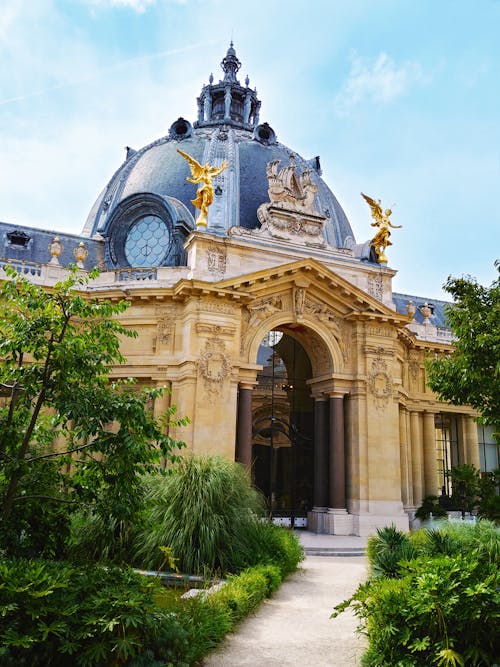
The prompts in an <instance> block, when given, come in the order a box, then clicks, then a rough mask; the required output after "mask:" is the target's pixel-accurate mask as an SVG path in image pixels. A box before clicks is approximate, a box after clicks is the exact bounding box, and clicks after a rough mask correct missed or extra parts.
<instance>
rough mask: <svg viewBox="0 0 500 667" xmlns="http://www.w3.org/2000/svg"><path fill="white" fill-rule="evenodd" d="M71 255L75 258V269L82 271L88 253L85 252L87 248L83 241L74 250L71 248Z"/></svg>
mask: <svg viewBox="0 0 500 667" xmlns="http://www.w3.org/2000/svg"><path fill="white" fill-rule="evenodd" d="M73 255H74V256H75V259H76V265H77V267H78V268H79V269H83V268H84V264H83V263H84V262H85V260H86V259H87V257H88V256H89V251H88V250H87V247H86V245H85V243H84V242H83V241H80V243H79V244H78V245H77V246H76V248H73Z"/></svg>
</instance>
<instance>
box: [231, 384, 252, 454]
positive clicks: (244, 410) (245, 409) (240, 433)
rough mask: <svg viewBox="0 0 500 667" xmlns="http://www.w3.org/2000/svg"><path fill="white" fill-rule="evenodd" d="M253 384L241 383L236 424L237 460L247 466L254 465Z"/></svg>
mask: <svg viewBox="0 0 500 667" xmlns="http://www.w3.org/2000/svg"><path fill="white" fill-rule="evenodd" d="M252 389H253V387H252V385H244V384H240V386H239V390H238V420H237V425H236V448H235V457H234V458H235V460H236V461H237V462H238V463H241V464H242V465H244V466H245V467H250V466H251V465H252Z"/></svg>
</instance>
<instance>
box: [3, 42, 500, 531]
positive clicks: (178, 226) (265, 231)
mask: <svg viewBox="0 0 500 667" xmlns="http://www.w3.org/2000/svg"><path fill="white" fill-rule="evenodd" d="M221 65H222V71H223V78H222V79H220V80H219V81H218V82H214V78H213V76H212V75H210V78H209V83H208V84H207V85H206V86H204V87H203V89H202V91H201V94H200V96H199V98H198V118H197V120H196V121H195V122H194V123H193V124H191V123H190V122H189V121H187V120H185V119H183V118H179V119H178V120H176V121H175V122H173V123H172V125H171V127H170V129H169V132H168V134H167V135H166V136H165V137H162V138H160V139H158V140H157V141H155V142H153V143H152V144H150V145H148V146H146V147H144V148H142V149H140V150H137V151H136V150H133V149H128V150H127V156H126V160H125V162H124V163H123V164H122V165H121V166H120V167H119V168H118V170H117V171H116V173H115V174H114V175H113V177H112V178H111V180H110V181H109V183H108V184H107V186H106V187H105V188H104V190H103V191H102V193H101V194H100V195H99V197H98V199H97V201H96V203H95V204H94V206H93V207H92V210H91V212H90V214H89V217H88V219H87V222H86V224H85V227H84V229H83V231H82V234H81V235H79V236H77V235H68V234H59V235H57V240H56V241H55V239H54V237H55V236H56V234H55V233H54V232H50V231H41V230H36V229H34V228H27V227H24V228H21V227H15V226H13V225H9V224H8V223H0V244H1V245H3V248H2V249H0V255H1V256H2V257H3V258H2V259H0V265H5V263H7V262H9V263H11V264H12V265H14V266H15V267H16V268H17V270H18V271H19V272H20V273H22V274H24V275H26V276H28V277H29V279H30V280H33V281H34V282H37V283H40V284H43V285H46V286H50V285H51V284H54V282H56V281H57V280H59V279H60V278H61V277H62V276H63V275H65V274H66V271H67V268H66V267H67V266H68V264H70V263H71V262H73V263H78V265H79V267H80V268H81V270H88V269H90V268H92V267H93V266H95V265H98V266H99V267H100V268H101V273H100V275H99V277H98V278H97V279H96V280H94V281H93V282H92V283H91V285H90V286H89V290H90V291H91V292H92V293H93V294H94V295H98V296H99V297H100V298H105V299H111V300H117V299H123V298H125V299H127V300H128V301H129V302H130V308H129V309H128V310H127V311H126V313H125V314H124V316H123V322H124V324H125V325H126V326H127V327H128V326H129V327H131V328H133V329H135V330H137V331H138V333H139V336H138V338H137V339H130V340H125V341H124V342H123V349H122V352H123V354H124V356H125V357H126V363H125V364H123V365H121V366H119V367H116V368H114V369H113V376H115V377H135V378H137V380H138V382H139V383H140V384H144V385H149V386H165V385H166V386H168V387H169V389H170V394H169V396H168V398H167V397H164V398H161V399H158V403H157V404H156V405H155V411H156V412H157V413H158V414H159V413H160V412H161V411H162V410H163V409H164V408H165V407H166V405H167V402H168V401H171V402H172V403H175V404H176V405H177V407H178V412H179V414H181V415H187V416H189V417H190V420H191V421H190V424H189V425H188V426H187V427H183V428H182V432H179V433H177V434H176V436H177V437H180V438H182V439H183V440H184V441H185V442H186V444H187V446H188V449H189V450H190V451H193V452H196V453H218V454H222V455H224V456H226V457H228V458H231V459H236V460H237V461H240V462H241V463H242V464H244V465H247V466H249V468H250V469H251V471H252V475H253V479H254V482H255V484H256V485H257V486H258V487H259V488H261V490H262V491H263V493H264V494H265V495H266V497H267V498H268V502H269V505H270V507H271V508H272V510H273V512H274V513H275V515H277V516H280V517H282V520H283V521H284V522H287V521H290V520H291V518H292V517H293V520H294V521H295V523H296V525H303V526H305V525H307V526H308V527H309V529H312V530H315V531H317V532H326V533H334V534H356V535H366V534H369V533H372V532H373V531H374V530H375V529H376V528H377V527H380V526H383V525H386V524H388V523H394V524H395V525H397V526H399V527H401V528H407V527H408V525H409V520H410V519H411V518H412V516H413V513H414V510H415V508H416V507H418V506H419V505H420V503H421V501H422V498H423V497H424V496H426V495H429V494H435V495H439V494H440V493H441V491H442V488H443V487H445V490H446V485H447V484H448V478H447V477H446V474H445V473H446V471H447V470H448V469H449V468H450V466H451V465H453V464H456V463H471V464H474V465H475V466H477V467H478V468H479V467H481V468H482V469H483V470H485V469H491V468H493V467H495V463H496V465H498V452H497V449H496V447H495V446H494V445H493V440H492V439H491V437H490V434H489V433H486V434H485V432H484V429H483V430H482V431H479V434H480V437H479V439H478V427H477V425H476V423H475V422H474V416H475V413H474V412H473V411H472V410H471V409H468V408H464V407H460V408H458V407H456V406H452V405H448V404H444V403H441V402H438V401H437V400H436V397H435V396H434V395H433V394H432V392H431V391H430V390H429V388H428V387H426V381H425V367H424V360H425V358H426V356H427V355H429V354H435V353H437V354H441V353H445V352H447V351H449V350H450V349H451V348H450V345H451V342H452V341H451V335H450V331H449V330H448V329H447V328H446V322H445V320H444V311H443V308H444V304H443V303H442V302H439V301H433V302H431V301H430V300H429V299H427V300H426V299H424V298H421V297H418V296H408V295H401V294H395V293H393V292H392V279H393V277H394V275H395V271H394V270H393V269H391V268H389V267H388V266H387V265H386V264H379V263H378V262H377V261H376V258H375V257H374V254H373V249H372V248H371V245H370V242H366V243H361V244H358V243H356V241H355V239H354V235H353V233H352V230H351V227H350V224H349V221H348V220H347V217H346V216H345V213H344V212H343V210H342V208H341V206H340V204H339V202H338V201H337V199H336V198H335V196H334V195H333V193H332V192H331V191H330V189H329V188H328V186H327V185H326V183H325V182H324V181H323V180H322V178H321V166H320V160H319V157H314V158H312V159H309V160H306V159H304V158H302V157H301V156H300V155H298V154H297V153H295V152H294V151H291V150H290V149H289V148H287V147H286V146H283V145H282V144H280V143H279V142H278V140H277V135H276V133H275V131H274V129H273V128H271V127H270V126H269V125H268V124H267V123H265V122H264V123H261V120H260V110H261V103H260V100H259V99H258V98H257V92H256V90H254V89H251V88H250V86H249V80H248V77H247V79H246V80H245V82H244V85H242V84H241V83H240V81H239V80H238V70H239V68H240V62H239V60H238V58H237V56H236V53H235V50H234V47H233V45H232V44H231V46H230V48H229V50H228V52H227V54H226V56H225V57H224V59H223V61H222V63H221ZM179 148H180V149H181V150H182V151H183V152H185V153H187V154H189V155H190V156H192V157H193V158H194V159H195V160H197V161H199V163H200V164H203V163H208V164H211V165H215V166H218V165H221V164H222V162H223V161H226V162H227V168H226V169H225V170H224V171H223V172H222V173H221V174H220V175H218V176H216V177H215V178H214V181H213V191H214V196H213V203H212V205H211V206H210V209H209V216H208V226H207V227H206V228H202V227H199V226H197V224H196V210H195V208H194V207H193V205H192V203H191V202H192V200H193V198H194V197H195V194H196V187H195V186H194V185H193V184H192V183H189V182H188V181H187V180H186V177H187V176H189V168H188V166H187V165H186V162H185V160H184V159H183V157H182V156H181V155H180V154H179V153H178V152H177V149H179ZM0 277H1V276H0ZM481 439H482V440H481ZM481 448H482V449H481ZM495 457H496V460H495Z"/></svg>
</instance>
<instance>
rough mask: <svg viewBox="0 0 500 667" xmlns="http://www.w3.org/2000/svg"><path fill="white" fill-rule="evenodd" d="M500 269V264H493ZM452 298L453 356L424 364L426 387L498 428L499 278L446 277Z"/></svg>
mask: <svg viewBox="0 0 500 667" xmlns="http://www.w3.org/2000/svg"><path fill="white" fill-rule="evenodd" d="M497 268H498V270H499V271H500V265H498V264H497ZM444 289H445V290H446V291H447V292H449V293H450V294H451V295H452V296H453V299H454V304H453V305H452V306H449V307H448V308H447V311H446V316H447V319H448V323H449V325H450V327H451V330H452V332H453V334H454V335H455V336H456V337H457V340H456V342H455V343H454V347H455V349H454V351H453V353H452V354H450V355H448V356H445V357H442V358H438V359H433V360H429V361H428V362H427V372H428V383H429V386H430V387H431V389H432V390H433V391H435V392H436V393H437V394H438V396H439V397H440V398H441V399H442V400H445V401H449V402H451V403H454V404H456V405H471V406H472V407H473V408H475V409H476V410H477V411H478V412H479V413H480V414H481V415H482V417H483V418H484V421H485V423H488V424H493V425H497V426H498V425H500V280H499V279H498V278H497V280H495V281H494V282H493V283H492V285H491V286H490V287H489V288H488V287H484V286H482V285H480V284H479V283H478V282H477V281H476V280H475V279H473V278H452V277H450V278H448V281H447V282H446V284H445V285H444Z"/></svg>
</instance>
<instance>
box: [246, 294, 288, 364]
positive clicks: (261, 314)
mask: <svg viewBox="0 0 500 667" xmlns="http://www.w3.org/2000/svg"><path fill="white" fill-rule="evenodd" d="M282 310H283V299H282V298H281V297H279V296H270V297H268V298H267V299H262V300H261V301H256V302H254V303H250V304H249V305H248V306H247V307H246V308H245V310H244V311H243V315H242V321H241V341H240V354H243V353H244V351H245V349H246V346H247V337H248V333H249V331H250V330H251V329H252V328H253V327H254V325H255V324H257V323H258V322H260V321H263V320H265V319H267V318H269V317H271V316H272V315H274V314H275V313H277V312H280V311H282Z"/></svg>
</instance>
